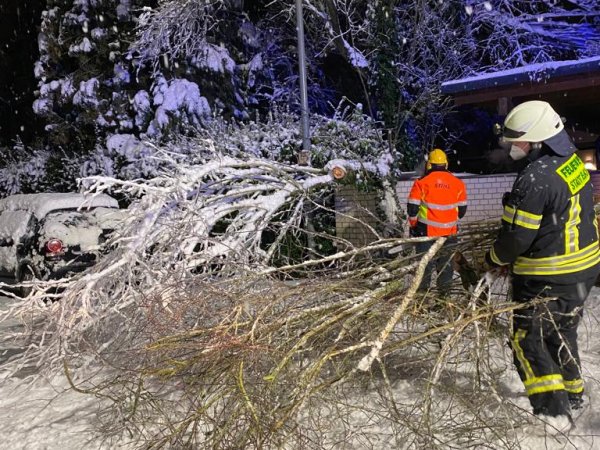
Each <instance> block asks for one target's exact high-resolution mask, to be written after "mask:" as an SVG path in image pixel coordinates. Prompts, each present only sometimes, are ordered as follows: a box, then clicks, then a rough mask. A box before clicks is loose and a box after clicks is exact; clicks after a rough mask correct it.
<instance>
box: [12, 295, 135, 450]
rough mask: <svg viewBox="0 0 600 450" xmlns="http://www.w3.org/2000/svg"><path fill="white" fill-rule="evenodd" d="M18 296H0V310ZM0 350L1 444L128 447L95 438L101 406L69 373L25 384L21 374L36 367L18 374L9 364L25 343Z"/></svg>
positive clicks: (55, 448) (47, 448)
mask: <svg viewBox="0 0 600 450" xmlns="http://www.w3.org/2000/svg"><path fill="white" fill-rule="evenodd" d="M13 301H14V300H12V299H9V298H6V297H0V311H5V310H6V309H8V308H9V307H10V305H11V303H12V302H13ZM21 326H22V325H21V324H20V323H19V322H18V321H17V320H12V319H11V320H6V321H4V322H1V323H0V333H4V332H5V331H10V330H11V329H14V328H18V327H21ZM4 347H5V348H3V349H2V350H0V424H1V426H0V449H11V450H80V449H99V450H100V449H102V450H108V449H120V450H125V449H127V448H128V447H127V446H124V445H120V446H115V445H109V444H106V443H102V442H100V441H98V440H95V439H94V436H93V434H92V431H91V430H92V429H93V428H92V425H93V423H94V420H95V417H96V412H97V410H98V407H99V403H98V400H97V399H96V398H94V397H91V396H87V395H83V394H79V393H77V392H74V391H72V390H69V388H68V385H67V382H66V379H65V377H64V376H62V375H59V376H57V377H56V378H55V379H52V380H48V379H44V380H39V381H37V382H36V383H34V384H23V382H22V381H23V380H22V378H23V377H25V376H26V375H27V374H30V373H31V372H32V371H35V367H25V368H21V369H20V370H19V371H18V372H17V374H16V375H10V374H9V373H8V372H7V370H6V365H5V363H6V361H8V360H9V359H10V358H11V357H13V356H16V355H18V354H20V353H22V352H23V351H24V350H25V349H24V348H23V347H19V346H18V345H16V343H15V345H13V346H11V345H10V344H9V345H8V346H6V345H5V346H4Z"/></svg>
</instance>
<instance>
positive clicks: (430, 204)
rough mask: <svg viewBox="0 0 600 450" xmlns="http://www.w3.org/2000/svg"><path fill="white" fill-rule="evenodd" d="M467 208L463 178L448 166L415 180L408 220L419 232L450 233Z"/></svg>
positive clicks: (411, 192)
mask: <svg viewBox="0 0 600 450" xmlns="http://www.w3.org/2000/svg"><path fill="white" fill-rule="evenodd" d="M466 211H467V190H466V188H465V184H464V183H463V182H462V180H460V179H458V178H457V177H455V176H454V175H452V174H451V173H450V172H448V171H445V170H433V171H431V172H429V173H428V174H427V175H425V176H424V177H422V178H419V179H418V180H417V181H415V182H414V184H413V186H412V189H411V191H410V194H409V196H408V205H407V212H408V220H409V223H410V226H411V228H413V235H415V236H450V235H453V234H456V233H457V232H458V219H459V218H462V217H463V216H464V215H465V213H466Z"/></svg>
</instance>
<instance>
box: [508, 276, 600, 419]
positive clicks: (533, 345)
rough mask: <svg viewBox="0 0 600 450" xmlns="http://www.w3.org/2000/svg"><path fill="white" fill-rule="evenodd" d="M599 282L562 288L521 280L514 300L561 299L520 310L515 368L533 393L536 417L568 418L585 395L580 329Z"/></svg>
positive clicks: (517, 280) (516, 282) (515, 322)
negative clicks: (586, 304)
mask: <svg viewBox="0 0 600 450" xmlns="http://www.w3.org/2000/svg"><path fill="white" fill-rule="evenodd" d="M595 280H596V277H593V278H590V279H587V280H585V281H583V282H580V283H577V284H569V285H559V284H552V283H547V282H546V283H543V282H541V281H537V280H532V279H527V278H526V277H518V276H517V277H515V278H514V279H513V298H514V299H515V301H517V302H526V301H529V300H532V299H534V298H536V297H542V298H548V297H552V298H556V300H550V301H548V302H545V303H542V304H539V305H535V306H531V307H528V308H526V309H520V310H516V311H515V313H514V318H513V332H514V335H513V336H512V341H511V344H512V349H513V355H514V359H515V365H516V366H517V370H518V371H519V375H520V377H521V380H523V383H524V385H525V389H526V390H527V395H528V396H529V400H530V402H531V405H532V406H533V413H534V414H546V415H549V416H558V415H561V414H565V415H568V414H569V412H570V407H569V398H570V397H571V398H572V399H575V398H577V397H578V396H579V397H580V396H581V394H582V393H583V380H582V378H581V371H580V367H581V366H580V360H579V351H578V347H577V327H578V325H579V321H580V319H581V317H582V314H583V304H584V301H585V299H586V298H587V296H588V295H589V292H590V289H591V288H592V286H593V285H594V282H595Z"/></svg>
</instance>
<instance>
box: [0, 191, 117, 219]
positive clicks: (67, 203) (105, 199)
mask: <svg viewBox="0 0 600 450" xmlns="http://www.w3.org/2000/svg"><path fill="white" fill-rule="evenodd" d="M100 206H103V207H107V208H118V207H119V203H118V202H117V201H116V200H115V199H114V198H112V197H110V196H109V195H106V194H99V195H94V196H92V195H84V194H77V193H43V194H16V195H11V196H10V197H6V198H3V199H0V211H5V210H8V211H16V210H28V211H31V212H32V213H33V215H35V217H37V218H38V219H41V218H43V217H45V216H46V214H48V213H49V212H50V211H55V210H59V209H79V208H83V209H85V208H96V207H100Z"/></svg>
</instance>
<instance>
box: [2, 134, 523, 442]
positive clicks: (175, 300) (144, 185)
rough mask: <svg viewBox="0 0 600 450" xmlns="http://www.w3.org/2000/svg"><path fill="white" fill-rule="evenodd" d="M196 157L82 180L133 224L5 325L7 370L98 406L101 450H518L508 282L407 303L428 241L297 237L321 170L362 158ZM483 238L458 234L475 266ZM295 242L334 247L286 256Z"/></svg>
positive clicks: (418, 296)
mask: <svg viewBox="0 0 600 450" xmlns="http://www.w3.org/2000/svg"><path fill="white" fill-rule="evenodd" d="M204 145H205V147H204V149H203V150H202V149H200V151H205V152H206V158H205V160H204V161H203V163H202V164H193V165H189V164H186V163H185V161H181V160H179V159H177V158H176V157H175V156H173V155H172V154H171V153H169V152H168V151H166V150H165V149H159V151H157V152H156V154H155V157H156V158H163V163H164V164H163V167H165V169H164V173H163V174H161V175H160V176H157V177H154V178H152V179H150V180H129V181H123V180H118V179H113V178H109V177H90V178H88V179H86V180H85V182H86V186H87V188H88V190H89V191H90V192H96V193H99V192H105V191H110V192H111V193H113V194H115V195H123V196H127V197H129V198H131V199H134V201H133V202H132V204H131V206H130V207H129V213H130V214H129V218H128V220H127V221H126V222H125V223H123V226H122V227H121V229H120V230H119V233H118V234H116V235H115V236H113V239H112V241H111V242H109V244H110V245H111V246H113V247H114V249H113V250H112V251H111V252H110V253H108V254H107V255H106V256H105V257H104V258H103V259H102V260H101V261H99V263H98V264H97V265H96V266H95V267H94V268H93V269H92V270H89V271H87V272H85V273H83V274H80V275H78V276H74V277H73V278H70V279H68V280H59V281H55V282H44V283H36V285H35V289H34V290H33V292H32V294H31V295H30V296H29V298H28V299H27V301H25V302H23V303H21V304H19V305H17V306H15V307H14V308H13V309H12V310H11V311H10V312H9V314H10V315H12V316H16V315H18V316H20V317H27V318H29V319H28V324H29V325H30V327H28V328H27V330H26V332H25V333H24V334H22V335H21V336H14V335H13V336H11V338H17V339H23V340H27V342H29V343H30V345H29V348H28V350H27V351H26V352H25V353H24V354H23V355H22V356H21V357H20V358H19V359H18V360H15V361H14V362H13V363H12V366H11V367H12V368H13V370H14V371H19V370H20V369H21V368H22V367H24V366H27V365H30V364H35V365H36V366H38V367H41V368H42V373H43V374H48V373H55V372H56V371H64V372H65V374H66V375H67V376H68V378H69V380H70V382H71V383H72V386H73V388H74V389H76V390H78V391H79V392H82V393H87V394H90V395H95V396H97V397H100V398H102V399H104V400H105V401H104V402H103V405H104V410H103V411H102V414H101V415H100V421H99V423H100V424H101V431H102V432H103V435H104V436H105V438H114V439H123V438H124V436H126V437H127V439H133V440H134V441H135V442H136V443H137V444H138V445H139V446H140V447H144V448H197V447H199V446H202V447H204V448H306V447H310V448H334V447H336V445H337V444H339V443H340V442H343V443H346V444H348V445H355V446H360V447H361V448H381V447H390V446H391V447H394V448H459V447H460V448H462V447H461V446H462V442H464V439H465V436H468V437H469V442H470V443H471V444H472V445H475V446H476V445H477V443H485V442H489V441H490V439H496V440H502V441H504V442H508V443H510V444H511V445H514V446H515V447H514V448H518V436H517V435H515V434H514V433H512V434H511V432H510V430H512V429H514V427H516V426H517V425H518V422H519V421H520V420H521V418H522V416H523V414H524V412H523V411H522V410H521V409H520V407H519V405H517V404H513V403H511V402H507V401H506V398H505V397H503V394H502V392H501V389H499V388H498V385H497V381H496V380H497V377H496V376H495V375H496V374H497V373H498V372H499V371H501V372H503V371H506V370H509V368H510V367H511V362H510V358H509V357H508V355H507V352H506V349H505V348H504V346H503V338H502V337H501V336H502V333H503V331H504V327H505V323H506V318H507V315H508V314H510V312H511V311H512V310H513V309H514V308H515V307H516V306H515V305H514V304H512V303H510V302H509V301H508V300H507V298H506V293H505V286H503V285H502V284H501V283H500V284H498V283H496V284H495V285H492V288H491V289H490V285H489V284H486V283H485V280H481V281H480V283H479V285H478V286H474V287H472V288H471V289H465V288H463V287H461V286H459V283H458V281H457V285H456V287H455V289H454V290H453V294H452V296H451V298H450V299H441V298H438V296H437V294H436V293H435V291H434V290H431V291H429V292H426V293H423V292H417V286H418V285H419V282H420V280H421V278H422V276H423V271H424V268H425V265H426V264H427V262H428V261H429V260H430V259H431V258H433V257H434V256H435V254H436V252H437V250H438V249H439V247H440V246H441V244H442V240H439V241H438V242H436V244H435V245H434V246H433V247H432V248H431V250H430V251H429V252H428V253H427V254H425V255H414V253H413V252H411V251H410V246H411V244H414V242H415V241H417V240H419V239H423V238H417V239H406V238H384V237H381V238H380V239H379V240H375V241H374V242H372V243H371V244H369V245H367V246H365V247H360V248H355V247H352V246H351V244H350V243H348V242H344V241H341V240H339V239H338V238H336V237H335V236H333V235H327V236H324V233H320V232H318V231H312V230H311V229H310V228H308V227H305V226H304V225H305V222H304V220H305V215H306V212H307V210H310V209H314V211H312V213H313V214H331V213H332V211H331V209H330V207H329V206H328V205H327V204H324V203H323V201H322V199H323V198H324V193H325V192H326V191H327V190H330V188H331V185H332V183H334V182H335V181H334V177H333V176H332V174H331V173H330V172H333V168H334V167H338V168H339V167H341V166H340V165H342V166H343V167H344V168H345V170H346V172H350V171H356V170H357V168H359V166H360V165H357V163H352V162H343V161H336V162H335V163H332V164H331V165H330V166H327V167H326V168H324V169H316V168H308V167H299V166H290V165H284V164H278V163H275V162H272V161H266V160H261V159H260V158H255V157H246V158H239V157H232V156H226V155H222V154H219V153H218V152H215V151H214V149H213V148H212V147H211V143H210V142H209V141H206V142H204ZM344 164H346V165H345V166H344ZM364 168H367V169H368V165H365V166H364V167H363V169H364ZM493 230H494V227H489V228H486V227H482V229H480V230H477V232H476V233H473V235H471V236H469V235H468V234H464V235H463V236H462V239H461V244H460V245H461V247H460V249H461V250H462V252H463V254H466V255H468V256H469V258H470V259H471V260H473V259H476V258H477V256H478V255H479V256H480V252H481V249H482V248H484V247H485V245H486V242H488V243H489V239H490V233H491V232H493ZM267 233H271V237H270V238H269V239H267V240H265V235H266V234H267ZM308 233H313V235H312V238H317V237H319V238H323V239H325V238H327V239H329V240H330V241H332V242H334V243H335V244H336V245H337V246H338V251H335V252H329V253H327V254H325V253H322V252H321V253H320V252H319V249H318V248H315V249H310V251H306V253H305V254H303V255H301V256H302V257H300V258H298V257H295V256H290V254H293V252H291V253H290V252H287V253H286V251H287V250H286V249H288V250H289V248H290V246H291V247H293V246H296V247H298V248H303V247H302V244H303V243H306V242H308V239H307V237H306V235H307V234H308ZM401 245H402V246H406V249H405V250H402V251H399V252H397V253H396V256H395V257H394V258H391V257H389V255H388V251H389V250H390V249H392V248H398V247H399V246H401ZM494 293H495V294H494ZM52 300H59V301H52ZM405 383H408V384H409V385H410V389H408V388H403V387H402V386H405Z"/></svg>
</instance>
